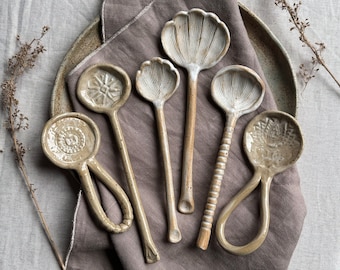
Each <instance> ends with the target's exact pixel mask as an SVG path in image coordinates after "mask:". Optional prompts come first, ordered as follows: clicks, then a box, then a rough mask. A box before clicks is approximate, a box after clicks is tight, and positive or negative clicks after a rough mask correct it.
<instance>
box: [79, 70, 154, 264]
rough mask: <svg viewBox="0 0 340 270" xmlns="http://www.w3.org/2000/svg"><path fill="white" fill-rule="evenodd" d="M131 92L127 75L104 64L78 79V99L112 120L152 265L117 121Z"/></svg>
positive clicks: (151, 244) (146, 231)
mask: <svg viewBox="0 0 340 270" xmlns="http://www.w3.org/2000/svg"><path fill="white" fill-rule="evenodd" d="M130 92H131V82H130V78H129V76H128V75H127V74H126V72H125V71H124V70H123V69H121V68H119V67H116V66H113V65H104V64H103V65H94V66H91V67H89V68H87V69H86V70H85V71H84V72H83V74H82V75H81V76H80V78H79V81H78V87H77V96H78V98H79V100H80V101H81V102H82V103H83V104H84V105H85V106H86V107H87V108H89V109H90V110H93V111H95V112H97V113H104V114H106V115H107V116H108V117H109V119H110V121H111V125H112V128H113V133H114V136H115V138H116V141H117V144H118V148H119V151H120V154H121V157H122V160H123V166H124V170H125V174H126V177H127V182H128V186H129V189H130V192H131V203H132V206H133V209H134V212H135V217H136V220H137V223H138V226H139V229H140V234H141V238H142V243H143V249H144V255H145V259H146V262H147V263H154V262H156V261H158V260H159V254H158V251H157V249H156V246H155V244H154V242H153V240H152V237H151V233H150V228H149V224H148V221H147V219H146V215H145V212H144V208H143V205H142V201H141V198H140V194H139V191H138V187H137V183H136V180H135V176H134V173H133V170H132V166H131V162H130V157H129V153H128V150H127V147H126V143H125V139H124V136H123V131H122V129H121V127H120V124H119V121H118V110H119V109H120V107H121V106H123V105H124V104H125V102H126V100H127V99H128V97H129V95H130Z"/></svg>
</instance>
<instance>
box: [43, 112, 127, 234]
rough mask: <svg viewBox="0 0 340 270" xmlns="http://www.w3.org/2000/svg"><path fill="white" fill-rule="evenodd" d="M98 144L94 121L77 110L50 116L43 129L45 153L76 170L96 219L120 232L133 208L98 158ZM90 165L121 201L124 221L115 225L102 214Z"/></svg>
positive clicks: (111, 230) (60, 165)
mask: <svg viewBox="0 0 340 270" xmlns="http://www.w3.org/2000/svg"><path fill="white" fill-rule="evenodd" d="M99 144H100V134H99V130H98V127H97V126H96V124H95V123H94V122H93V121H92V120H91V119H90V118H88V117H87V116H85V115H83V114H79V113H65V114H61V115H58V116H56V117H54V118H52V119H50V120H49V121H48V122H47V123H46V125H45V127H44V130H43V132H42V147H43V151H44V153H45V155H46V156H47V157H48V158H49V159H50V160H51V161H52V162H53V163H54V164H55V165H57V166H59V167H61V168H64V169H73V170H76V171H77V173H78V174H79V176H80V181H81V185H82V189H83V191H84V194H85V197H86V199H87V201H88V204H89V207H90V209H91V211H92V214H93V215H94V217H95V219H96V221H97V222H98V223H99V224H100V225H101V226H102V227H103V228H104V229H105V230H106V231H108V232H113V233H122V232H124V231H126V230H127V229H128V228H129V227H130V226H131V224H132V219H133V211H132V207H131V204H130V201H129V199H128V197H127V195H126V193H125V192H124V190H123V189H122V188H121V187H120V186H119V184H118V183H117V182H116V181H115V180H114V179H112V177H111V176H110V175H109V173H107V172H106V171H105V169H104V168H103V167H102V166H101V165H100V164H99V163H98V162H97V160H96V158H95V156H96V154H97V152H98V148H99ZM89 169H90V170H91V171H92V172H93V173H94V174H95V175H96V176H97V177H98V179H100V181H101V182H102V183H103V184H104V185H105V186H106V187H107V188H108V189H109V190H110V191H111V192H112V194H113V195H114V197H115V198H116V199H117V201H118V203H119V204H120V205H121V209H122V213H123V221H122V223H121V224H119V225H116V224H115V223H113V222H112V221H111V220H110V219H109V218H108V217H107V215H106V214H105V212H104V210H103V208H102V206H101V203H100V199H99V198H98V196H97V194H96V191H95V188H94V185H93V182H92V179H91V175H90V171H89Z"/></svg>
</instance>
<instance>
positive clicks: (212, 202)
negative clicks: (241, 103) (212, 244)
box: [196, 116, 237, 250]
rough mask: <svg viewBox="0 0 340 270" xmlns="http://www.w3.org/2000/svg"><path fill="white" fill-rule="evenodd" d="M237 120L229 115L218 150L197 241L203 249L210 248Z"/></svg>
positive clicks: (198, 245)
mask: <svg viewBox="0 0 340 270" xmlns="http://www.w3.org/2000/svg"><path fill="white" fill-rule="evenodd" d="M236 121H237V118H236V117H235V116H230V117H228V120H227V122H226V124H225V127H224V131H223V137H222V141H221V144H220V147H219V150H218V155H217V160H216V164H215V170H214V175H213V178H212V180H211V184H210V189H209V193H208V199H207V202H206V205H205V210H204V214H203V217H202V221H201V227H200V231H199V235H198V238H197V242H196V245H197V247H199V248H201V249H203V250H206V249H207V248H208V244H209V240H210V235H211V228H212V224H213V220H214V214H215V209H216V206H217V200H218V197H219V194H220V190H221V184H222V180H223V177H224V171H225V168H226V165H227V160H228V155H229V149H230V145H231V139H232V137H233V132H234V128H235V125H236Z"/></svg>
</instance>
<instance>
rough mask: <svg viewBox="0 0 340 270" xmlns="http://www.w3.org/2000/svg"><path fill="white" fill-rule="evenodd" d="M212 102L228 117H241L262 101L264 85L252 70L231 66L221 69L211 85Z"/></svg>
mask: <svg viewBox="0 0 340 270" xmlns="http://www.w3.org/2000/svg"><path fill="white" fill-rule="evenodd" d="M211 88H212V97H213V99H214V101H215V102H216V103H217V104H218V105H219V106H220V107H221V108H222V109H223V110H224V111H225V112H226V113H227V114H228V115H229V114H230V115H236V116H238V117H239V116H241V115H243V114H247V113H249V112H252V111H254V110H255V109H257V108H258V107H259V105H260V104H261V102H262V100H263V96H264V93H265V91H264V89H265V85H264V82H263V80H262V79H261V78H260V77H259V75H258V74H257V73H256V72H254V71H253V70H252V69H250V68H248V67H245V66H241V65H232V66H228V67H226V68H223V69H221V70H220V71H219V72H218V73H217V74H216V75H215V77H214V79H213V81H212V84H211Z"/></svg>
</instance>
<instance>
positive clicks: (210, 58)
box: [162, 8, 230, 70]
mask: <svg viewBox="0 0 340 270" xmlns="http://www.w3.org/2000/svg"><path fill="white" fill-rule="evenodd" d="M162 45H163V48H164V50H165V52H166V54H167V55H168V56H169V57H170V58H171V59H172V60H173V61H174V62H175V63H176V64H178V65H180V66H182V67H186V68H189V67H190V66H191V65H198V66H200V69H201V70H202V69H207V68H210V67H212V66H214V65H215V64H216V63H217V62H219V61H220V60H221V58H222V57H223V56H224V55H225V54H226V52H227V50H228V48H229V45H230V33H229V30H228V28H227V27H226V25H225V24H224V23H223V22H222V21H221V20H220V19H219V18H218V17H217V16H216V15H215V14H214V13H210V12H205V11H203V10H201V9H198V8H194V9H191V10H189V11H187V12H186V11H181V12H179V13H177V14H176V15H175V16H174V18H173V20H171V21H169V22H167V23H166V24H165V26H164V28H163V31H162Z"/></svg>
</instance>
